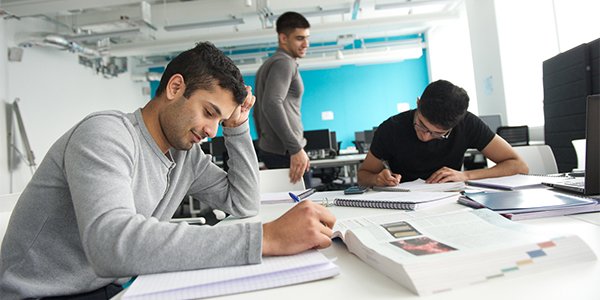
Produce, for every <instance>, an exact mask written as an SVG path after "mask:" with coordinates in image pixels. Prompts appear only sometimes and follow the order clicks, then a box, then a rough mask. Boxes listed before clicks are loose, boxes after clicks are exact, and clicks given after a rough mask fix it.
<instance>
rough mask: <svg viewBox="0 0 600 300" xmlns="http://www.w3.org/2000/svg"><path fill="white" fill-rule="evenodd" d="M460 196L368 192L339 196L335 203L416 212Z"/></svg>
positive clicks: (450, 193) (446, 193)
mask: <svg viewBox="0 0 600 300" xmlns="http://www.w3.org/2000/svg"><path fill="white" fill-rule="evenodd" d="M458 195H459V193H453V192H407V193H398V192H368V193H364V194H359V195H344V196H339V197H337V198H335V199H334V200H333V203H334V204H335V205H337V206H352V207H366V208H388V209H403V210H416V209H420V208H425V207H430V206H434V205H439V204H443V203H446V202H452V201H456V199H457V198H458ZM445 200H447V201H445Z"/></svg>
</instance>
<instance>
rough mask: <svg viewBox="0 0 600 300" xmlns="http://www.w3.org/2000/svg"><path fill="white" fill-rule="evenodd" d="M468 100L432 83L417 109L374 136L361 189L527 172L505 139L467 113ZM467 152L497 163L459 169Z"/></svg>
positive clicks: (459, 91)
mask: <svg viewBox="0 0 600 300" xmlns="http://www.w3.org/2000/svg"><path fill="white" fill-rule="evenodd" d="M468 106H469V96H468V95H467V93H466V92H465V90H463V89H462V88H460V87H457V86H455V85H454V84H452V83H450V82H448V81H445V80H438V81H435V82H432V83H431V84H429V85H428V86H427V88H425V91H424V92H423V95H421V98H420V99H418V100H417V109H415V110H410V111H406V112H403V113H400V114H398V115H395V116H392V117H390V118H389V119H387V120H386V121H385V122H383V123H382V124H381V125H380V126H379V127H378V128H377V131H376V132H375V136H374V137H373V142H372V143H371V146H370V148H369V153H368V154H367V157H366V158H365V161H364V162H363V163H362V165H361V166H360V169H359V171H358V183H359V185H362V186H386V185H387V186H392V185H397V184H398V183H399V182H401V181H402V182H406V181H413V180H415V179H418V178H421V179H424V180H426V181H427V182H428V183H437V182H448V181H466V180H471V179H479V178H488V177H498V176H508V175H514V174H517V173H523V174H526V173H528V171H529V169H528V167H527V164H526V163H525V162H524V161H523V159H521V158H520V157H519V156H518V155H517V153H516V152H515V151H514V150H513V149H512V147H511V146H510V145H509V144H508V143H507V142H506V141H505V140H504V139H502V138H501V137H500V136H498V135H496V134H494V133H493V132H492V131H491V130H490V129H489V128H488V127H487V125H485V123H483V121H481V120H480V119H479V118H478V117H477V116H475V115H473V114H472V113H470V112H468V111H467V108H468ZM468 148H476V149H478V150H479V151H481V152H482V153H483V154H484V155H485V156H486V157H487V158H489V159H490V160H492V161H493V162H495V163H496V165H495V166H494V167H492V168H488V169H479V170H470V171H460V170H461V166H462V164H463V159H464V154H465V151H466V150H467V149H468Z"/></svg>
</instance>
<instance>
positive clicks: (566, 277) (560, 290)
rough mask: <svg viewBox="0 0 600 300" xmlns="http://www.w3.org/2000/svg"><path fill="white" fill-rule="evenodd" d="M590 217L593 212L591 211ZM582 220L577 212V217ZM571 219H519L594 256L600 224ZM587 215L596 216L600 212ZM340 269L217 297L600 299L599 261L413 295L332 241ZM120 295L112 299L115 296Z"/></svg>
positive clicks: (344, 214) (267, 211)
mask: <svg viewBox="0 0 600 300" xmlns="http://www.w3.org/2000/svg"><path fill="white" fill-rule="evenodd" d="M292 205H293V204H288V203H284V204H268V205H263V206H262V207H261V213H260V215H259V216H257V217H254V218H250V219H244V220H242V219H228V220H225V221H223V222H221V223H219V224H218V225H217V226H225V225H227V224H232V223H237V222H248V221H263V222H266V221H271V220H274V219H275V218H277V217H278V216H280V215H281V214H282V213H283V212H285V211H286V210H287V209H289V208H290V207H291V206H292ZM330 209H331V211H332V212H333V213H334V214H335V215H336V217H337V218H338V219H343V218H350V217H356V216H366V215H375V214H381V213H386V212H390V211H389V210H381V209H368V208H352V207H331V208H330ZM456 210H468V208H466V207H464V206H461V205H459V204H456V203H447V204H444V205H442V206H438V207H432V208H430V209H428V210H427V211H429V212H445V211H456ZM590 215H591V214H590ZM578 218H580V216H578ZM578 218H575V217H565V216H563V217H553V218H545V219H535V220H526V221H520V222H522V223H527V224H531V225H533V226H535V227H537V228H539V229H540V230H547V231H549V232H553V233H576V234H578V235H579V236H580V237H581V238H583V239H584V240H585V241H586V242H587V243H588V244H589V245H590V247H591V248H592V249H593V251H594V252H595V253H596V255H598V254H599V253H600V226H598V225H596V224H594V223H590V222H586V221H584V220H580V219H578ZM589 218H591V219H600V213H596V214H593V216H591V217H589ZM322 253H323V254H325V256H327V257H328V258H330V259H333V260H335V263H336V264H337V265H338V266H339V267H340V275H338V276H336V277H334V278H330V279H325V280H320V281H315V282H309V283H303V284H298V285H293V286H287V287H279V288H274V289H268V290H262V291H254V292H248V293H242V294H237V295H229V296H221V297H219V298H218V299H291V300H295V299H298V300H306V299H325V298H327V299H344V300H346V299H398V298H402V299H421V300H423V299H481V298H485V299H498V300H500V299H501V300H505V299H544V300H548V299H598V295H600V285H598V280H599V279H600V263H598V261H594V262H592V263H585V264H583V263H579V264H573V265H568V266H564V267H559V268H554V269H550V270H547V271H545V272H541V273H538V274H529V275H524V276H520V277H516V278H498V279H494V280H490V281H487V282H483V283H481V284H477V285H473V286H471V287H466V288H461V289H457V290H453V291H448V292H444V293H440V294H436V295H431V296H417V295H415V294H413V293H412V292H410V291H409V290H407V289H405V288H404V287H402V286H401V285H400V284H398V283H396V282H395V281H393V280H391V279H389V278H388V277H386V276H385V275H383V274H382V273H381V272H379V271H377V270H375V269H373V268H372V267H370V266H369V265H367V264H366V263H364V262H363V261H361V260H360V259H359V258H358V257H356V256H354V255H353V254H351V253H350V252H349V251H348V250H347V248H346V246H345V245H344V243H343V242H341V241H340V240H339V239H335V240H334V243H333V245H332V246H331V247H329V248H327V249H325V250H322ZM118 298H119V296H117V297H116V299H118Z"/></svg>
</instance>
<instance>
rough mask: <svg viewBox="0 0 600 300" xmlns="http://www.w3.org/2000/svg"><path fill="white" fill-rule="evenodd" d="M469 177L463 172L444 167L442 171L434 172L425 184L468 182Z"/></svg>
mask: <svg viewBox="0 0 600 300" xmlns="http://www.w3.org/2000/svg"><path fill="white" fill-rule="evenodd" d="M468 179H469V178H467V175H466V174H465V173H463V172H460V171H456V170H454V169H450V168H448V167H442V168H441V169H439V170H437V171H435V172H433V174H431V176H429V178H427V180H425V182H427V183H442V182H451V181H454V182H457V181H467V180H468Z"/></svg>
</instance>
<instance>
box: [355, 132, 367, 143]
mask: <svg viewBox="0 0 600 300" xmlns="http://www.w3.org/2000/svg"><path fill="white" fill-rule="evenodd" d="M354 140H355V141H357V142H364V141H365V132H364V131H355V132H354Z"/></svg>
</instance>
